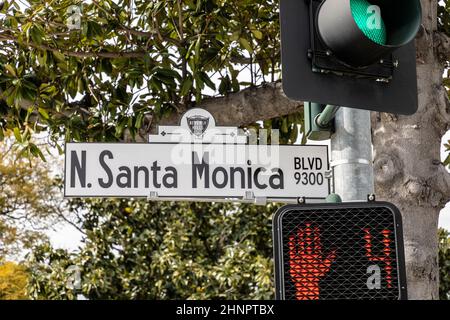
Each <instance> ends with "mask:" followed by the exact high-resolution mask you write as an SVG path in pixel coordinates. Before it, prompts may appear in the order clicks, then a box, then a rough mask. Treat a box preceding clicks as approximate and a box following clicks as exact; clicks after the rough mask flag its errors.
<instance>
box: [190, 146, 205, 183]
mask: <svg viewBox="0 0 450 320" xmlns="http://www.w3.org/2000/svg"><path fill="white" fill-rule="evenodd" d="M205 159H206V161H205ZM208 163H209V153H208V152H205V154H204V155H203V157H202V163H200V160H199V158H198V155H197V152H192V188H197V173H198V176H199V178H200V179H202V177H203V176H204V178H205V188H206V189H208V188H209V165H208Z"/></svg>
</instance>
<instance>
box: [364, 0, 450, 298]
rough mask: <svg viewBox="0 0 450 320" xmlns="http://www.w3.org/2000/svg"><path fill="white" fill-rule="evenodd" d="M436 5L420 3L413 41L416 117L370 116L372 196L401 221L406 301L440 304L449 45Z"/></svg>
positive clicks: (447, 184) (448, 190)
mask: <svg viewBox="0 0 450 320" xmlns="http://www.w3.org/2000/svg"><path fill="white" fill-rule="evenodd" d="M436 2H437V0H434V1H422V9H423V22H422V28H421V30H420V32H419V35H418V37H417V39H416V45H417V75H418V87H419V110H418V112H417V113H416V114H414V115H413V116H394V115H391V114H380V113H377V114H375V113H374V114H373V116H372V130H373V131H372V132H373V145H374V151H375V155H374V158H375V162H374V173H375V192H376V194H377V198H378V200H386V201H390V202H393V203H395V204H396V205H397V206H398V207H399V209H400V211H401V212H402V215H403V225H404V240H405V251H406V268H407V278H408V295H409V298H410V299H438V298H439V294H438V287H439V286H438V281H439V279H438V275H439V271H438V239H437V228H438V218H439V212H440V210H441V209H442V208H443V207H444V206H445V204H446V203H447V202H448V201H449V199H450V179H449V175H448V173H447V171H446V170H445V168H444V166H443V165H442V164H441V157H440V146H441V139H442V136H443V135H444V134H445V132H446V131H447V130H448V128H449V126H448V124H449V123H450V122H449V121H450V105H449V102H448V96H447V93H446V91H445V88H444V87H443V85H442V74H443V67H444V63H443V58H444V56H442V54H441V52H442V49H443V47H445V48H444V49H447V48H446V47H447V46H448V44H447V42H446V41H447V39H444V36H443V35H441V34H439V33H438V32H437V12H436V10H437V3H436ZM443 41H444V42H445V43H443ZM443 44H444V46H443ZM446 54H447V55H448V53H446Z"/></svg>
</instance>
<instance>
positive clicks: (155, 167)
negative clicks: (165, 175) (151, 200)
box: [151, 161, 161, 188]
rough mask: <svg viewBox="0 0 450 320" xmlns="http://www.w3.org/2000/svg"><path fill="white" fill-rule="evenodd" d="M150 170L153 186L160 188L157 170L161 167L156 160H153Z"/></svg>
mask: <svg viewBox="0 0 450 320" xmlns="http://www.w3.org/2000/svg"><path fill="white" fill-rule="evenodd" d="M151 170H152V174H153V186H154V187H155V188H161V184H160V183H159V182H158V171H160V170H161V167H160V166H158V161H155V162H153V165H152V167H151Z"/></svg>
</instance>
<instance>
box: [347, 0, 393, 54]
mask: <svg viewBox="0 0 450 320" xmlns="http://www.w3.org/2000/svg"><path fill="white" fill-rule="evenodd" d="M350 8H351V12H352V15H353V19H355V22H356V24H357V25H358V28H359V29H360V30H361V31H362V32H363V33H364V35H365V36H366V37H367V38H369V39H370V40H372V41H373V42H375V43H377V44H381V45H385V44H386V41H387V39H386V38H387V36H386V26H385V24H384V21H383V19H382V17H381V12H380V8H379V7H378V6H374V5H372V4H371V3H370V2H368V1H367V0H350Z"/></svg>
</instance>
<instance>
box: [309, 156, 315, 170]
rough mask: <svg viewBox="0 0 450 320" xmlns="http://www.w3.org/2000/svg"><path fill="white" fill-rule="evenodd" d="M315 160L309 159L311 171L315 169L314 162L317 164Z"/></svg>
mask: <svg viewBox="0 0 450 320" xmlns="http://www.w3.org/2000/svg"><path fill="white" fill-rule="evenodd" d="M315 160H316V159H315V158H312V159H311V158H308V164H309V168H308V169H310V170H312V169H314V162H315Z"/></svg>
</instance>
